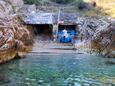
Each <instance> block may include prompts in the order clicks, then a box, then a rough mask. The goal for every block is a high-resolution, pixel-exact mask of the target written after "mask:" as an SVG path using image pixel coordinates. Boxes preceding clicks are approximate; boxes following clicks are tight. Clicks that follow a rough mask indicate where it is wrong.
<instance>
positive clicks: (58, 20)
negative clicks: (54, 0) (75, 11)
mask: <svg viewBox="0 0 115 86" xmlns="http://www.w3.org/2000/svg"><path fill="white" fill-rule="evenodd" d="M59 21H60V9H59V12H58V21H57V25H56V27H57V28H56V29H57V30H56V37H57V36H58V26H59Z"/></svg>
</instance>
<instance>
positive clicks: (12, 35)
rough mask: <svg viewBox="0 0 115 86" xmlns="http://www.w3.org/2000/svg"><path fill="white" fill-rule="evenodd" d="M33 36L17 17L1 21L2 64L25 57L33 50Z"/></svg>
mask: <svg viewBox="0 0 115 86" xmlns="http://www.w3.org/2000/svg"><path fill="white" fill-rule="evenodd" d="M32 45H33V36H32V32H31V31H29V28H27V26H25V25H23V24H22V22H21V20H20V18H19V17H18V16H17V15H14V16H8V18H6V17H4V18H3V19H1V20H0V63H3V62H6V61H9V60H11V59H14V58H15V57H16V56H19V57H24V56H25V55H26V54H27V52H29V51H30V50H31V49H32Z"/></svg>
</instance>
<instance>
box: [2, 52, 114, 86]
mask: <svg viewBox="0 0 115 86" xmlns="http://www.w3.org/2000/svg"><path fill="white" fill-rule="evenodd" d="M111 61H113V62H111ZM114 62H115V59H108V58H102V57H101V56H95V55H88V54H44V55H42V54H40V55H33V56H32V55H28V56H27V57H26V58H24V59H17V60H13V61H11V62H8V63H6V64H2V65H0V86H115V64H114Z"/></svg>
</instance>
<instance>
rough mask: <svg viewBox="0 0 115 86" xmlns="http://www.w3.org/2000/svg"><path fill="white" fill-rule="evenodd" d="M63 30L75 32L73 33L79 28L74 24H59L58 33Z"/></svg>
mask: <svg viewBox="0 0 115 86" xmlns="http://www.w3.org/2000/svg"><path fill="white" fill-rule="evenodd" d="M64 29H66V30H67V31H75V33H76V32H79V30H78V29H79V28H78V26H77V25H76V24H59V26H58V31H62V30H64Z"/></svg>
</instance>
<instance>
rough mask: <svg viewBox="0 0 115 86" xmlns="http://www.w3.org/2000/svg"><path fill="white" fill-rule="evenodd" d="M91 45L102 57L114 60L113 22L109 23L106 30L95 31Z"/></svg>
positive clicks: (114, 31)
mask: <svg viewBox="0 0 115 86" xmlns="http://www.w3.org/2000/svg"><path fill="white" fill-rule="evenodd" d="M92 45H93V48H96V49H98V50H99V51H100V52H101V54H102V55H103V56H104V57H114V58H115V22H113V23H110V24H109V25H108V27H107V28H105V29H102V30H99V31H97V32H96V33H95V35H94V37H93V40H92Z"/></svg>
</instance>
